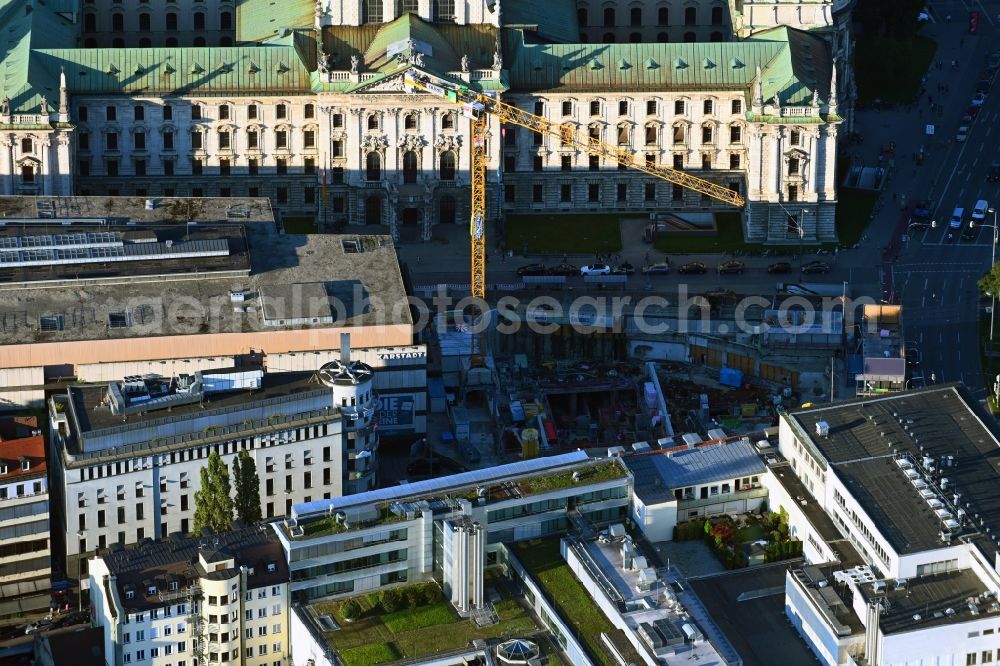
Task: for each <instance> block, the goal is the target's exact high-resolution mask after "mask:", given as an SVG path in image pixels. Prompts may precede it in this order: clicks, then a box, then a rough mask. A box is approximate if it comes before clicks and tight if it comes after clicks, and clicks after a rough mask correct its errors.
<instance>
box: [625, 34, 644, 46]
mask: <svg viewBox="0 0 1000 666" xmlns="http://www.w3.org/2000/svg"><path fill="white" fill-rule="evenodd" d="M628 41H630V42H632V43H633V44H638V43H639V42H641V41H642V35H640V34H639V33H638V32H633V33H632V34H630V35H629V36H628Z"/></svg>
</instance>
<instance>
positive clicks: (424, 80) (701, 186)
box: [403, 69, 745, 357]
mask: <svg viewBox="0 0 1000 666" xmlns="http://www.w3.org/2000/svg"><path fill="white" fill-rule="evenodd" d="M403 82H404V85H405V86H406V89H407V91H408V92H416V91H420V92H424V93H427V94H429V95H432V96H434V97H437V98H439V99H442V100H445V101H447V102H450V103H452V104H456V105H460V106H461V107H462V115H464V116H465V117H467V118H469V119H470V121H471V124H472V161H471V165H472V166H471V173H470V179H469V180H470V183H471V186H472V211H471V219H470V224H469V237H470V241H471V246H472V247H471V249H472V266H471V269H472V270H471V287H472V297H473V298H474V299H477V300H480V301H485V298H486V164H487V161H488V156H487V154H486V130H487V122H488V120H489V117H490V116H495V117H496V118H498V119H499V120H500V122H501V123H506V124H509V125H516V126H518V127H523V128H525V129H528V130H531V131H532V132H537V133H538V134H542V135H545V136H549V137H552V138H554V139H557V140H559V141H560V142H561V144H562V145H564V146H574V147H576V148H577V149H579V150H581V151H583V152H585V153H587V154H588V155H591V156H594V157H600V158H601V159H604V160H610V161H613V162H616V163H618V164H619V165H621V166H623V167H625V168H630V169H634V170H636V171H641V172H642V173H645V174H647V175H650V176H654V177H656V178H659V179H661V180H665V181H667V182H669V183H673V184H675V185H680V186H681V187H684V188H687V189H689V190H693V191H695V192H698V193H700V194H702V195H705V196H708V197H711V198H713V199H716V200H718V201H722V202H724V203H727V204H730V205H732V206H736V207H737V208H742V207H743V206H744V204H745V201H744V199H743V197H742V196H740V194H739V192H736V191H734V190H732V189H730V188H728V187H724V186H722V185H718V184H716V183H713V182H711V181H709V180H705V179H704V178H698V177H697V176H692V175H690V174H687V173H684V172H683V171H680V170H678V169H673V168H670V167H665V166H661V165H659V164H655V163H652V162H647V161H645V160H644V159H641V158H639V157H637V156H636V155H633V154H632V152H631V151H630V150H628V149H626V148H621V147H619V146H613V145H611V144H609V143H605V142H604V141H601V140H600V139H595V138H593V137H591V136H589V135H587V134H584V133H582V132H580V131H579V130H578V129H577V128H576V126H575V125H573V124H572V123H555V122H552V121H550V120H548V119H547V118H543V117H541V116H536V115H535V114H533V113H529V112H527V111H524V110H523V109H519V108H517V107H516V106H513V105H512V104H507V103H506V102H502V101H500V99H499V96H498V95H497V94H496V93H493V92H492V91H488V92H478V91H475V90H472V89H470V88H469V87H468V86H467V85H464V84H456V83H454V82H452V81H449V80H447V79H442V78H440V77H436V76H434V75H432V74H428V73H426V72H424V71H421V70H418V69H409V70H407V71H406V72H405V73H404V75H403ZM478 338H479V336H473V343H472V345H473V349H472V354H473V357H477V356H478V355H479V354H480V350H479V339H478Z"/></svg>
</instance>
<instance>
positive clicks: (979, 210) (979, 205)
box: [972, 199, 990, 222]
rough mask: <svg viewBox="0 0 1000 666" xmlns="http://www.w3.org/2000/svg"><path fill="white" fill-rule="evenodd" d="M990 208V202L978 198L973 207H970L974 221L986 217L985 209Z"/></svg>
mask: <svg viewBox="0 0 1000 666" xmlns="http://www.w3.org/2000/svg"><path fill="white" fill-rule="evenodd" d="M989 208H990V204H989V203H988V202H987V201H986V199H980V200H979V201H977V202H976V206H975V208H973V209H972V219H973V220H975V221H977V222H978V221H980V220H984V219H986V211H988V210H989Z"/></svg>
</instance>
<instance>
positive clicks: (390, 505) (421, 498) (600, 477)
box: [280, 451, 628, 539]
mask: <svg viewBox="0 0 1000 666" xmlns="http://www.w3.org/2000/svg"><path fill="white" fill-rule="evenodd" d="M626 477H628V470H626V469H625V467H624V465H623V464H622V463H621V461H620V460H618V459H611V460H609V459H590V458H588V457H587V454H586V453H583V452H582V451H576V452H573V453H568V454H563V455H559V456H551V457H547V458H536V459H533V460H526V461H521V462H517V463H510V464H507V465H498V466H496V467H492V468H489V469H485V470H475V471H472V472H463V473H461V474H454V475H451V476H445V477H441V478H438V479H430V480H427V481H418V482H416V483H410V484H405V485H402V486H395V487H391V488H383V489H381V490H373V491H369V492H366V493H359V494H356V495H349V496H347V497H339V498H335V499H331V500H320V501H315V502H309V503H306V504H297V505H295V506H293V507H292V516H293V519H292V521H291V522H290V525H291V527H290V526H289V524H285V523H281V524H280V525H281V530H282V532H283V534H285V535H286V536H287V537H289V538H292V539H313V538H316V537H318V536H325V535H330V534H340V533H342V532H347V531H351V530H356V529H367V528H369V527H375V526H379V525H385V524H389V523H394V522H400V521H403V520H409V519H412V518H408V517H407V515H408V514H409V515H411V516H413V517H416V515H417V510H418V509H421V508H422V507H424V506H427V507H430V508H435V507H441V508H448V507H451V508H454V509H456V510H457V509H458V508H459V507H460V504H459V502H460V501H463V500H464V501H468V502H472V503H478V502H480V501H481V502H482V503H484V504H486V505H489V504H494V503H498V502H505V501H509V500H513V499H518V498H522V497H527V496H532V495H540V494H544V493H550V492H556V491H559V490H564V489H566V488H571V487H574V486H587V485H595V484H599V483H604V482H607V481H613V480H615V479H624V478H626ZM338 513H340V514H342V516H341V517H338V516H337V514H338Z"/></svg>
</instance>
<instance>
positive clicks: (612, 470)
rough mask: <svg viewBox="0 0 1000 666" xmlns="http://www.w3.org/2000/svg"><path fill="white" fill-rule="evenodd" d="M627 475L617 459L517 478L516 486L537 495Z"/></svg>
mask: <svg viewBox="0 0 1000 666" xmlns="http://www.w3.org/2000/svg"><path fill="white" fill-rule="evenodd" d="M574 474H579V475H580V476H579V480H574V479H573V475H574ZM625 476H628V472H627V471H626V470H625V467H624V466H623V465H622V464H621V463H619V462H618V461H617V460H609V461H607V462H602V463H598V464H596V465H588V466H585V467H578V468H576V469H568V470H565V471H562V472H555V473H551V474H539V475H538V476H532V477H529V478H527V479H519V480H518V481H517V487H518V488H519V489H520V490H521V492H522V493H523V494H525V495H537V494H539V493H549V492H552V491H554V490H562V489H563V488H569V487H571V486H580V485H586V484H592V483H601V482H603V481H611V480H613V479H621V478H623V477H625Z"/></svg>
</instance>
